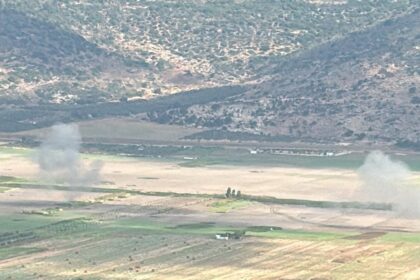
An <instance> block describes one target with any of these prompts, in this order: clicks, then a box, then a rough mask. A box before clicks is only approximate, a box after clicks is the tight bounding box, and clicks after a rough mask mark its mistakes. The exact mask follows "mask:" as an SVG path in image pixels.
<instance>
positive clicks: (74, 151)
mask: <svg viewBox="0 0 420 280" xmlns="http://www.w3.org/2000/svg"><path fill="white" fill-rule="evenodd" d="M80 145H81V136H80V132H79V128H78V126H77V125H73V124H58V125H54V126H53V127H51V129H50V131H49V133H48V134H47V135H46V137H45V139H44V140H43V141H42V143H41V145H40V147H39V149H38V153H37V163H38V166H39V170H40V176H41V179H42V180H44V181H47V182H54V183H61V184H66V185H73V186H90V185H92V184H95V183H97V182H99V179H100V171H101V168H102V162H100V161H94V162H92V163H91V164H89V165H85V164H84V163H83V162H82V160H81V157H80Z"/></svg>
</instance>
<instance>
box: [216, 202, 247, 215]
mask: <svg viewBox="0 0 420 280" xmlns="http://www.w3.org/2000/svg"><path fill="white" fill-rule="evenodd" d="M251 203H252V202H251V201H249V200H242V199H223V200H220V201H215V202H213V203H212V204H210V207H211V208H210V211H212V212H216V213H226V212H229V211H231V210H233V209H238V208H242V207H246V206H248V205H250V204H251Z"/></svg>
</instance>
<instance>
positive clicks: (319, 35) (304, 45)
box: [0, 0, 416, 103]
mask: <svg viewBox="0 0 420 280" xmlns="http://www.w3.org/2000/svg"><path fill="white" fill-rule="evenodd" d="M415 2H416V1H383V0H369V1H355V0H348V1H347V0H335V1H331V0H318V1H313V0H293V1H280V0H270V1H255V0H235V1H230V0H229V1H226V0H216V1H207V0H188V1H184V0H179V1H167V0H154V1H151V0H146V1H137V0H126V1H111V0H107V1H102V0H101V1H99V0H91V1H56V0H53V1H51V0H2V1H0V40H1V46H0V98H1V97H3V99H1V100H4V102H6V101H7V102H15V103H16V102H17V101H16V99H18V102H24V103H28V102H29V103H31V102H32V103H51V102H52V103H89V102H97V101H112V100H118V99H120V98H122V99H136V98H137V99H138V98H141V99H149V98H153V97H157V96H163V95H167V94H172V93H176V92H181V91H185V90H191V89H199V88H206V87H216V86H222V85H234V84H244V83H247V84H255V83H259V82H260V81H262V80H265V79H267V77H266V75H264V71H265V70H264V69H266V68H269V67H270V65H272V64H273V63H274V64H275V63H276V61H277V60H278V59H279V58H284V57H289V56H290V55H291V54H296V53H299V52H301V51H305V50H307V49H310V48H312V47H314V46H316V45H320V44H322V43H324V42H327V41H329V40H336V39H337V38H340V37H343V36H346V34H348V33H349V32H354V31H359V30H364V29H366V28H368V27H369V26H373V25H375V24H377V23H378V22H381V21H384V20H387V19H390V18H394V17H396V16H399V15H401V14H404V13H406V12H407V11H409V10H411V9H412V8H413V6H415V5H416V4H415ZM5 96H7V98H6V99H4V97H5ZM11 99H12V100H11Z"/></svg>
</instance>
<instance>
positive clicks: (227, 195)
mask: <svg viewBox="0 0 420 280" xmlns="http://www.w3.org/2000/svg"><path fill="white" fill-rule="evenodd" d="M231 194H232V190H231V189H230V187H228V188H227V190H226V197H227V198H229V197H230V195H231Z"/></svg>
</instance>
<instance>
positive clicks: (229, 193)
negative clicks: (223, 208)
mask: <svg viewBox="0 0 420 280" xmlns="http://www.w3.org/2000/svg"><path fill="white" fill-rule="evenodd" d="M225 196H226V198H241V196H242V194H241V191H240V190H237V191H236V190H235V189H232V188H231V187H228V188H227V189H226V194H225Z"/></svg>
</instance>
